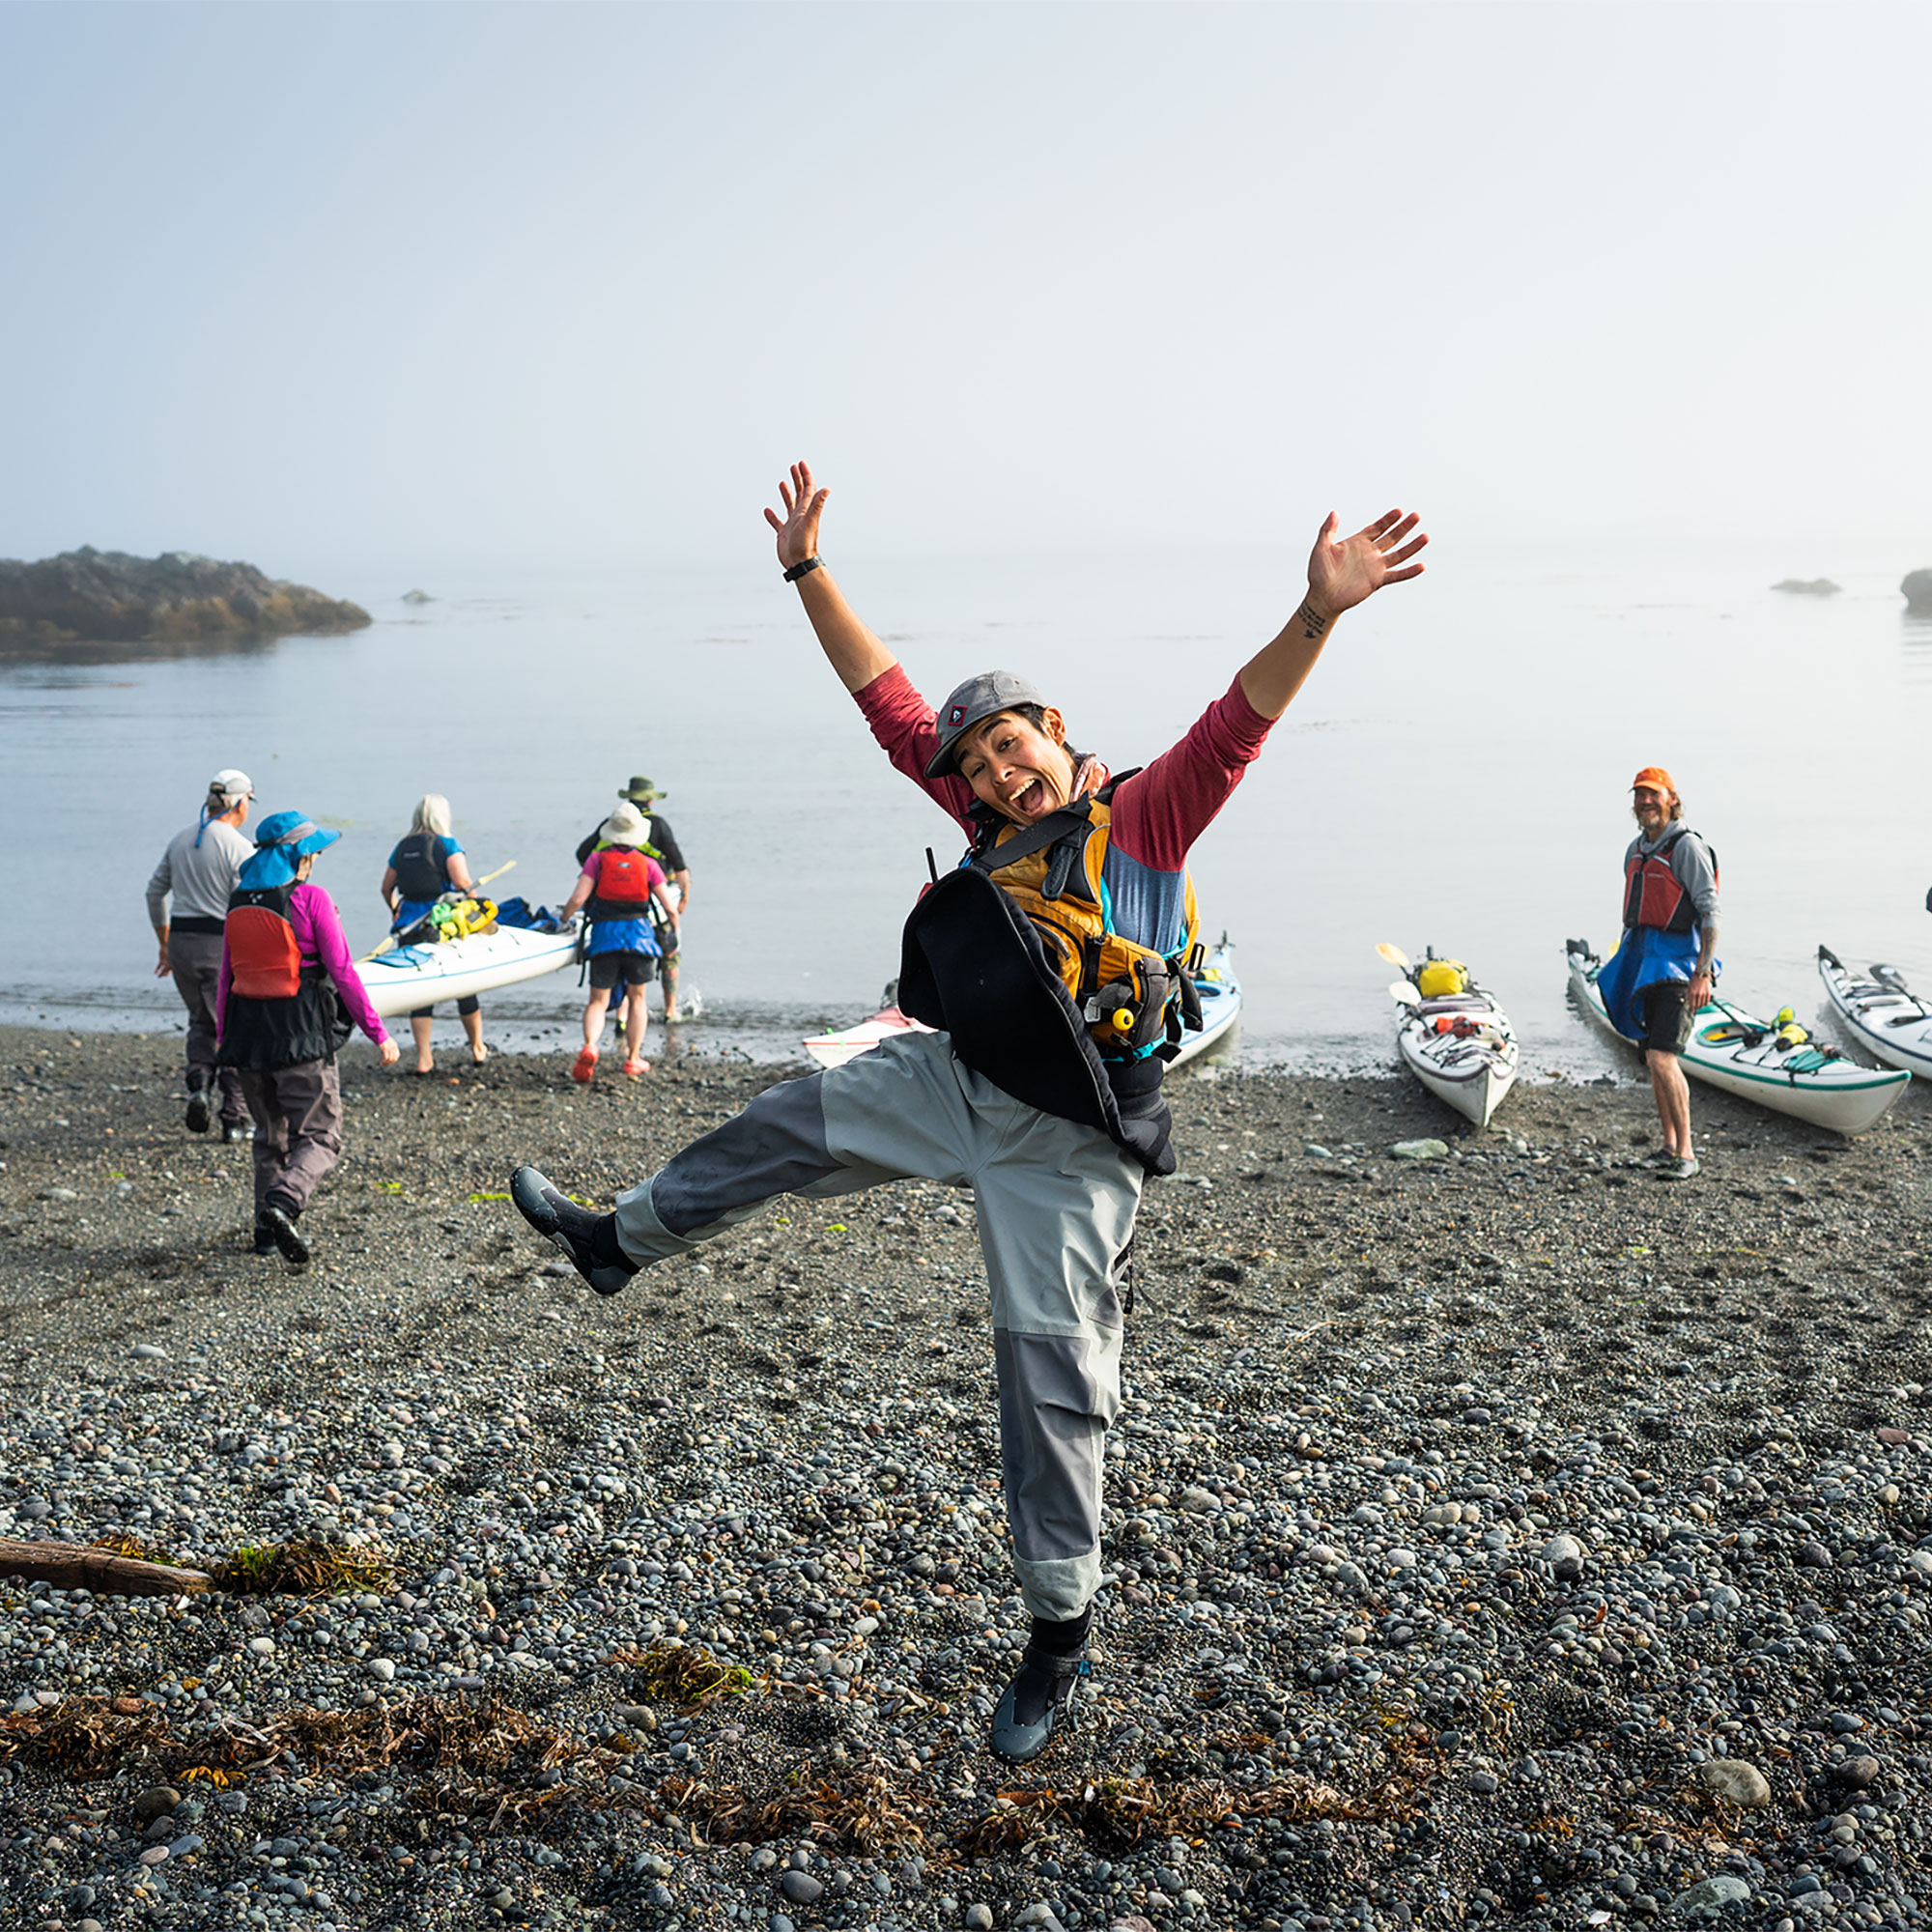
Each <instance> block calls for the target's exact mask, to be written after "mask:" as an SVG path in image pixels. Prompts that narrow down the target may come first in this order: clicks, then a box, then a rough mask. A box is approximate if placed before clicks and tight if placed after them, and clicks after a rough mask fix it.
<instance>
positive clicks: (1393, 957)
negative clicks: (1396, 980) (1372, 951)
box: [1376, 939, 1408, 973]
mask: <svg viewBox="0 0 1932 1932" xmlns="http://www.w3.org/2000/svg"><path fill="white" fill-rule="evenodd" d="M1376 951H1377V952H1379V953H1380V954H1381V955H1382V957H1383V958H1384V959H1386V960H1387V961H1388V963H1389V964H1390V965H1391V966H1400V967H1401V968H1402V970H1403V971H1404V972H1405V973H1406V972H1407V971H1408V954H1407V953H1406V952H1404V951H1403V950H1402V948H1401V947H1400V946H1391V945H1390V944H1389V943H1388V941H1387V940H1386V939H1385V940H1383V941H1382V943H1381V944H1380V945H1379V946H1378V947H1377V948H1376Z"/></svg>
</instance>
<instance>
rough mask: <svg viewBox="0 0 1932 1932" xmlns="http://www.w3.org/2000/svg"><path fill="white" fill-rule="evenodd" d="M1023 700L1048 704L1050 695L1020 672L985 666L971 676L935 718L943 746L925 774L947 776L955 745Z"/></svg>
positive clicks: (943, 705) (933, 755) (1023, 701)
mask: <svg viewBox="0 0 1932 1932" xmlns="http://www.w3.org/2000/svg"><path fill="white" fill-rule="evenodd" d="M1022 704H1037V705H1038V706H1039V707H1040V708H1041V709H1042V710H1044V709H1045V708H1046V699H1045V697H1044V696H1042V695H1041V694H1040V691H1039V689H1038V687H1037V686H1036V685H1033V684H1030V683H1028V681H1027V680H1026V679H1025V678H1023V677H1021V676H1020V675H1019V674H1018V672H1016V671H1010V670H982V671H981V672H980V675H979V676H978V677H969V678H968V679H967V680H966V682H965V683H964V684H962V685H960V686H958V687H957V688H956V689H955V690H954V691H953V693H952V696H950V697H949V698H948V699H947V700H946V702H945V703H944V704H942V705H941V706H940V707H939V717H938V719H937V720H936V721H935V722H936V723H937V724H938V726H939V750H938V751H936V752H935V753H933V754H932V756H931V757H930V758H929V759H928V760H927V761H926V767H925V775H926V777H927V778H929V779H943V778H945V777H946V776H947V774H948V773H949V772H951V771H952V769H953V765H952V748H953V746H954V745H956V744H957V743H958V742H959V740H960V739H961V738H962V737H963V736H964V735H965V734H966V733H967V732H968V731H970V730H971V729H972V728H973V726H974V725H980V724H983V723H984V722H985V721H986V720H987V719H988V718H991V717H994V716H996V715H997V714H998V713H999V712H1002V711H1017V710H1018V709H1019V708H1020V706H1021V705H1022Z"/></svg>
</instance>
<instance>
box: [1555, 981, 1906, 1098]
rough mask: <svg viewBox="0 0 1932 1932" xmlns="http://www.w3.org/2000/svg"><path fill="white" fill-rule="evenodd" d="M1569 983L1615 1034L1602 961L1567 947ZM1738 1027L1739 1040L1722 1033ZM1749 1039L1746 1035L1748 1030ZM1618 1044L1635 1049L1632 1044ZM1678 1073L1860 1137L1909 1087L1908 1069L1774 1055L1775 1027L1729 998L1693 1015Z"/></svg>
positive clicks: (1800, 1053) (1814, 1055)
mask: <svg viewBox="0 0 1932 1932" xmlns="http://www.w3.org/2000/svg"><path fill="white" fill-rule="evenodd" d="M1568 956H1569V961H1570V984H1571V988H1572V990H1573V991H1575V993H1576V995H1577V999H1578V1000H1580V1001H1581V1002H1582V1005H1583V1009H1584V1010H1585V1011H1586V1012H1588V1013H1589V1014H1590V1015H1591V1017H1592V1018H1594V1019H1595V1020H1597V1021H1598V1022H1599V1023H1600V1024H1601V1025H1602V1026H1603V1027H1604V1028H1605V1030H1606V1031H1608V1032H1610V1033H1611V1034H1612V1035H1613V1037H1616V1038H1619V1039H1622V1038H1623V1036H1622V1035H1621V1034H1617V1033H1616V1031H1615V1029H1614V1028H1612V1027H1611V1026H1610V1021H1609V1015H1608V1014H1607V1013H1606V1012H1605V1010H1604V1002H1603V996H1602V995H1601V994H1600V993H1599V992H1598V991H1597V971H1598V968H1599V967H1600V966H1601V965H1602V963H1603V962H1602V961H1601V960H1599V959H1598V958H1597V957H1596V956H1595V954H1593V953H1591V952H1577V951H1575V950H1572V951H1571V952H1569V955H1568ZM1740 1026H1743V1027H1745V1028H1747V1029H1749V1030H1750V1032H1748V1033H1747V1034H1746V1035H1745V1037H1725V1036H1726V1035H1727V1034H1732V1033H1734V1032H1735V1030H1736V1029H1737V1028H1738V1027H1740ZM1753 1034H1754V1035H1755V1037H1752V1035H1753ZM1624 1044H1625V1045H1626V1046H1630V1047H1632V1048H1633V1050H1634V1048H1635V1042H1634V1041H1632V1040H1625V1041H1624ZM1684 1070H1685V1072H1686V1073H1688V1074H1689V1075H1690V1077H1691V1079H1693V1080H1701V1081H1702V1082H1703V1083H1704V1084H1705V1085H1706V1086H1707V1087H1716V1088H1719V1090H1720V1091H1722V1092H1723V1093H1726V1094H1737V1095H1738V1097H1739V1098H1740V1099H1743V1100H1752V1101H1755V1102H1756V1103H1757V1105H1759V1106H1760V1107H1769V1108H1770V1109H1771V1110H1772V1112H1773V1113H1776V1114H1789V1115H1790V1116H1791V1117H1792V1118H1793V1119H1794V1120H1799V1121H1804V1122H1808V1123H1809V1124H1810V1125H1812V1126H1814V1127H1824V1128H1827V1129H1829V1130H1830V1131H1832V1132H1833V1133H1839V1134H1861V1133H1863V1132H1864V1131H1865V1130H1866V1128H1868V1127H1870V1126H1872V1125H1873V1124H1874V1123H1875V1122H1877V1121H1878V1120H1879V1119H1880V1118H1881V1117H1882V1116H1883V1115H1884V1114H1885V1112H1886V1110H1887V1109H1888V1108H1889V1107H1890V1106H1891V1104H1892V1103H1893V1101H1895V1100H1896V1099H1897V1098H1898V1096H1899V1095H1900V1094H1902V1093H1904V1092H1905V1090H1906V1088H1907V1087H1908V1086H1909V1085H1910V1084H1911V1079H1912V1076H1911V1075H1910V1074H1909V1073H1905V1072H1899V1071H1894V1070H1892V1069H1890V1068H1883V1069H1881V1068H1874V1067H1869V1066H1861V1065H1859V1064H1858V1062H1857V1061H1854V1060H1845V1059H1842V1058H1839V1059H1833V1058H1827V1057H1825V1056H1823V1055H1821V1054H1819V1053H1818V1052H1816V1051H1815V1050H1814V1049H1811V1048H1808V1047H1806V1048H1799V1049H1797V1050H1795V1051H1791V1052H1780V1051H1779V1048H1778V1041H1777V1029H1776V1027H1774V1026H1771V1025H1769V1024H1768V1023H1767V1022H1765V1021H1763V1020H1758V1019H1753V1018H1752V1016H1751V1015H1750V1014H1748V1013H1746V1012H1743V1011H1741V1010H1740V1009H1738V1008H1737V1007H1735V1006H1733V1005H1732V1004H1731V1003H1730V1002H1729V1001H1728V1000H1727V1001H1725V1002H1724V1003H1723V1005H1722V1006H1719V1005H1717V1004H1715V1003H1713V1004H1712V1005H1710V1006H1707V1007H1705V1008H1704V1009H1703V1010H1702V1011H1701V1012H1699V1013H1698V1015H1697V1018H1696V1022H1695V1024H1694V1025H1693V1026H1692V1027H1691V1029H1690V1042H1689V1043H1688V1044H1687V1045H1686V1047H1685V1049H1684Z"/></svg>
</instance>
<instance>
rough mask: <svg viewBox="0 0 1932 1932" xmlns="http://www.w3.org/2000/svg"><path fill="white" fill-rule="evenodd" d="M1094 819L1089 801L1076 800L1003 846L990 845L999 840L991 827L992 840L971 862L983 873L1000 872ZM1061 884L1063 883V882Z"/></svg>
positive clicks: (1017, 834) (1030, 826)
mask: <svg viewBox="0 0 1932 1932" xmlns="http://www.w3.org/2000/svg"><path fill="white" fill-rule="evenodd" d="M1092 816H1093V808H1092V806H1091V804H1090V803H1089V801H1088V800H1086V799H1084V798H1077V799H1075V800H1074V801H1073V803H1072V804H1071V805H1063V806H1061V807H1059V808H1058V809H1057V810H1053V811H1049V812H1048V813H1047V814H1046V816H1045V817H1044V818H1040V819H1036V820H1035V821H1034V823H1033V824H1031V825H1029V826H1028V827H1027V828H1026V829H1025V830H1024V831H1023V832H1016V833H1015V834H1014V835H1013V836H1012V837H1011V838H1009V839H1008V840H1007V841H1006V842H1005V843H1004V844H1001V843H998V842H993V841H997V840H998V838H999V832H1000V828H999V827H998V826H994V827H992V828H991V831H992V840H991V841H989V842H988V843H986V844H984V845H981V846H980V847H979V848H978V849H977V850H975V851H974V852H973V853H972V854H971V859H972V863H973V864H974V865H975V866H977V867H979V868H980V871H982V872H998V871H1003V870H1005V868H1006V867H1009V866H1016V865H1018V864H1019V862H1020V861H1021V860H1022V859H1030V858H1032V857H1033V855H1034V854H1035V853H1036V852H1043V851H1045V850H1046V848H1047V847H1048V846H1049V845H1051V844H1053V843H1054V842H1055V841H1056V840H1057V839H1061V838H1065V837H1066V835H1067V834H1068V833H1069V832H1075V831H1079V830H1081V829H1083V828H1084V827H1086V826H1087V825H1088V824H1089V823H1090V821H1091V819H1092ZM1061 883H1062V885H1063V886H1064V885H1065V880H1064V879H1063V880H1062V881H1061Z"/></svg>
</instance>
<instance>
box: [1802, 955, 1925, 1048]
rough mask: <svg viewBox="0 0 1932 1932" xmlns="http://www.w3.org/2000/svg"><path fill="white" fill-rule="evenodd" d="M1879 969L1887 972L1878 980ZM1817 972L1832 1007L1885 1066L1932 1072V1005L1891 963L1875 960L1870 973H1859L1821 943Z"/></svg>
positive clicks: (1853, 1034) (1860, 1042) (1863, 1045)
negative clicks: (1881, 964) (1879, 963)
mask: <svg viewBox="0 0 1932 1932" xmlns="http://www.w3.org/2000/svg"><path fill="white" fill-rule="evenodd" d="M1881 973H1886V974H1889V975H1890V976H1891V977H1890V978H1889V980H1882V979H1880V978H1879V977H1878V976H1879V975H1880V974H1881ZM1818 977H1819V979H1821V980H1824V982H1825V992H1826V995H1827V996H1828V997H1829V998H1830V1000H1831V1002H1832V1008H1833V1011H1834V1012H1836V1014H1837V1015H1838V1018H1839V1019H1840V1020H1842V1021H1843V1022H1844V1024H1845V1026H1846V1027H1847V1028H1848V1029H1849V1030H1850V1032H1851V1034H1852V1036H1853V1037H1854V1038H1856V1039H1857V1040H1858V1042H1859V1044H1860V1045H1861V1046H1862V1047H1865V1048H1867V1049H1868V1050H1869V1051H1870V1052H1872V1053H1874V1054H1876V1055H1877V1056H1878V1058H1879V1059H1881V1060H1882V1061H1884V1062H1885V1063H1886V1065H1888V1066H1902V1067H1903V1068H1904V1069H1905V1071H1906V1072H1908V1073H1918V1074H1920V1075H1925V1076H1932V1005H1928V1004H1927V1003H1926V1002H1925V1001H1923V1000H1921V999H1919V998H1918V995H1917V994H1916V993H1913V992H1911V991H1909V990H1908V989H1907V987H1906V985H1905V982H1904V981H1903V980H1900V979H1899V978H1898V977H1897V975H1896V974H1893V973H1892V972H1891V968H1890V967H1889V966H1887V967H1878V966H1875V967H1873V968H1872V972H1871V977H1870V978H1863V977H1861V976H1860V975H1859V974H1856V973H1853V972H1851V971H1850V970H1849V969H1848V968H1846V967H1845V966H1843V965H1841V964H1840V963H1839V960H1838V957H1837V955H1836V954H1835V953H1833V952H1829V951H1828V950H1827V949H1826V948H1824V947H1822V946H1821V947H1819V949H1818Z"/></svg>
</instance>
